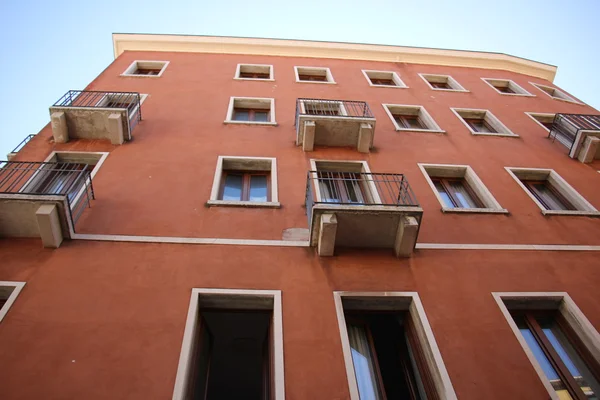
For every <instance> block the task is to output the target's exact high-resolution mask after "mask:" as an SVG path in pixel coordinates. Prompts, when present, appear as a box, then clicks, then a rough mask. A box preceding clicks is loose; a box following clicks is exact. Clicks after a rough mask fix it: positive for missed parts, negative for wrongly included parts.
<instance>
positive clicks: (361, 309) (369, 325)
mask: <svg viewBox="0 0 600 400" xmlns="http://www.w3.org/2000/svg"><path fill="white" fill-rule="evenodd" d="M334 299H335V303H336V311H337V316H338V321H339V322H340V323H339V326H340V330H341V332H340V333H341V336H342V349H343V352H344V359H345V364H346V375H347V377H348V385H349V389H350V398H352V399H411V400H416V399H427V398H429V399H433V398H436V399H437V398H447V399H454V398H456V395H455V393H454V389H453V388H452V384H451V383H450V379H449V377H448V374H447V372H446V369H445V367H444V364H443V361H442V358H441V355H440V354H439V350H438V349H437V345H436V344H435V339H434V337H433V334H432V333H431V328H430V327H429V323H428V321H427V318H426V316H425V313H424V311H423V308H422V305H421V303H420V299H419V297H418V295H417V294H416V293H404V292H386V293H358V292H334ZM440 396H441V397H440Z"/></svg>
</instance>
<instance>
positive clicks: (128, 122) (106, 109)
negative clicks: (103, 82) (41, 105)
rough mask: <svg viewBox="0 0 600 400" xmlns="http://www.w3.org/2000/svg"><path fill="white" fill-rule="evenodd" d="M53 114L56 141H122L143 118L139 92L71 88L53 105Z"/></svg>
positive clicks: (51, 111)
mask: <svg viewBox="0 0 600 400" xmlns="http://www.w3.org/2000/svg"><path fill="white" fill-rule="evenodd" d="M50 117H51V120H52V134H53V135H54V141H55V142H56V143H66V142H68V141H69V139H76V138H77V139H108V140H110V142H111V143H112V144H123V142H125V141H129V140H131V133H132V132H133V129H134V128H135V126H136V125H137V124H138V122H139V121H141V120H142V111H141V102H140V94H139V93H134V92H96V91H82V90H69V91H68V92H67V93H66V94H65V95H64V96H62V97H61V98H60V99H59V100H58V101H57V102H56V103H55V104H54V105H53V106H52V107H50Z"/></svg>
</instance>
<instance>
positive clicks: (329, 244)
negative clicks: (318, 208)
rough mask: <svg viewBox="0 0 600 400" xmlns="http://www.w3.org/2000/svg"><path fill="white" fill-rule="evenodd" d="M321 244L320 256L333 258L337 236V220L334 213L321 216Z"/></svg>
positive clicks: (319, 248)
mask: <svg viewBox="0 0 600 400" xmlns="http://www.w3.org/2000/svg"><path fill="white" fill-rule="evenodd" d="M319 223H320V225H321V226H320V230H319V242H318V245H317V251H318V253H319V255H320V256H322V257H323V256H333V251H334V250H335V236H336V234H337V226H338V225H337V218H336V216H335V214H333V213H324V214H321V221H320V222H319Z"/></svg>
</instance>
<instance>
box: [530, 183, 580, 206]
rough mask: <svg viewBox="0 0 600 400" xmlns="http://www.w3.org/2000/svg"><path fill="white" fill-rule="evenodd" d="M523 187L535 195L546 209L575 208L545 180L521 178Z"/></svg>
mask: <svg viewBox="0 0 600 400" xmlns="http://www.w3.org/2000/svg"><path fill="white" fill-rule="evenodd" d="M522 182H523V184H524V185H525V187H526V188H527V189H528V190H529V191H530V192H531V194H533V195H534V196H535V198H536V199H538V201H539V202H540V203H542V205H543V206H544V207H545V208H546V210H576V208H575V207H574V206H573V205H572V204H571V203H570V202H569V201H568V200H567V199H566V198H565V197H564V196H563V195H561V194H560V192H559V191H558V190H556V189H555V188H554V186H552V184H550V183H549V182H548V181H547V180H544V181H532V180H522Z"/></svg>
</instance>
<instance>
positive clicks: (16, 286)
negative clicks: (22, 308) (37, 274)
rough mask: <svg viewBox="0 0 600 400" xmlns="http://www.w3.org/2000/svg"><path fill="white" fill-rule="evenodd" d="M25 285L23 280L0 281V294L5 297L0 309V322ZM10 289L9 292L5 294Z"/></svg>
mask: <svg viewBox="0 0 600 400" xmlns="http://www.w3.org/2000/svg"><path fill="white" fill-rule="evenodd" d="M23 286H25V282H12V281H0V296H3V297H4V298H6V303H4V306H2V308H1V309H0V322H2V320H3V319H4V317H5V316H6V314H7V313H8V310H10V308H11V307H12V305H13V304H14V302H15V300H16V299H17V296H18V295H19V293H21V290H22V289H23ZM7 288H12V289H7ZM9 290H10V294H8V295H7V293H8V291H9Z"/></svg>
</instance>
